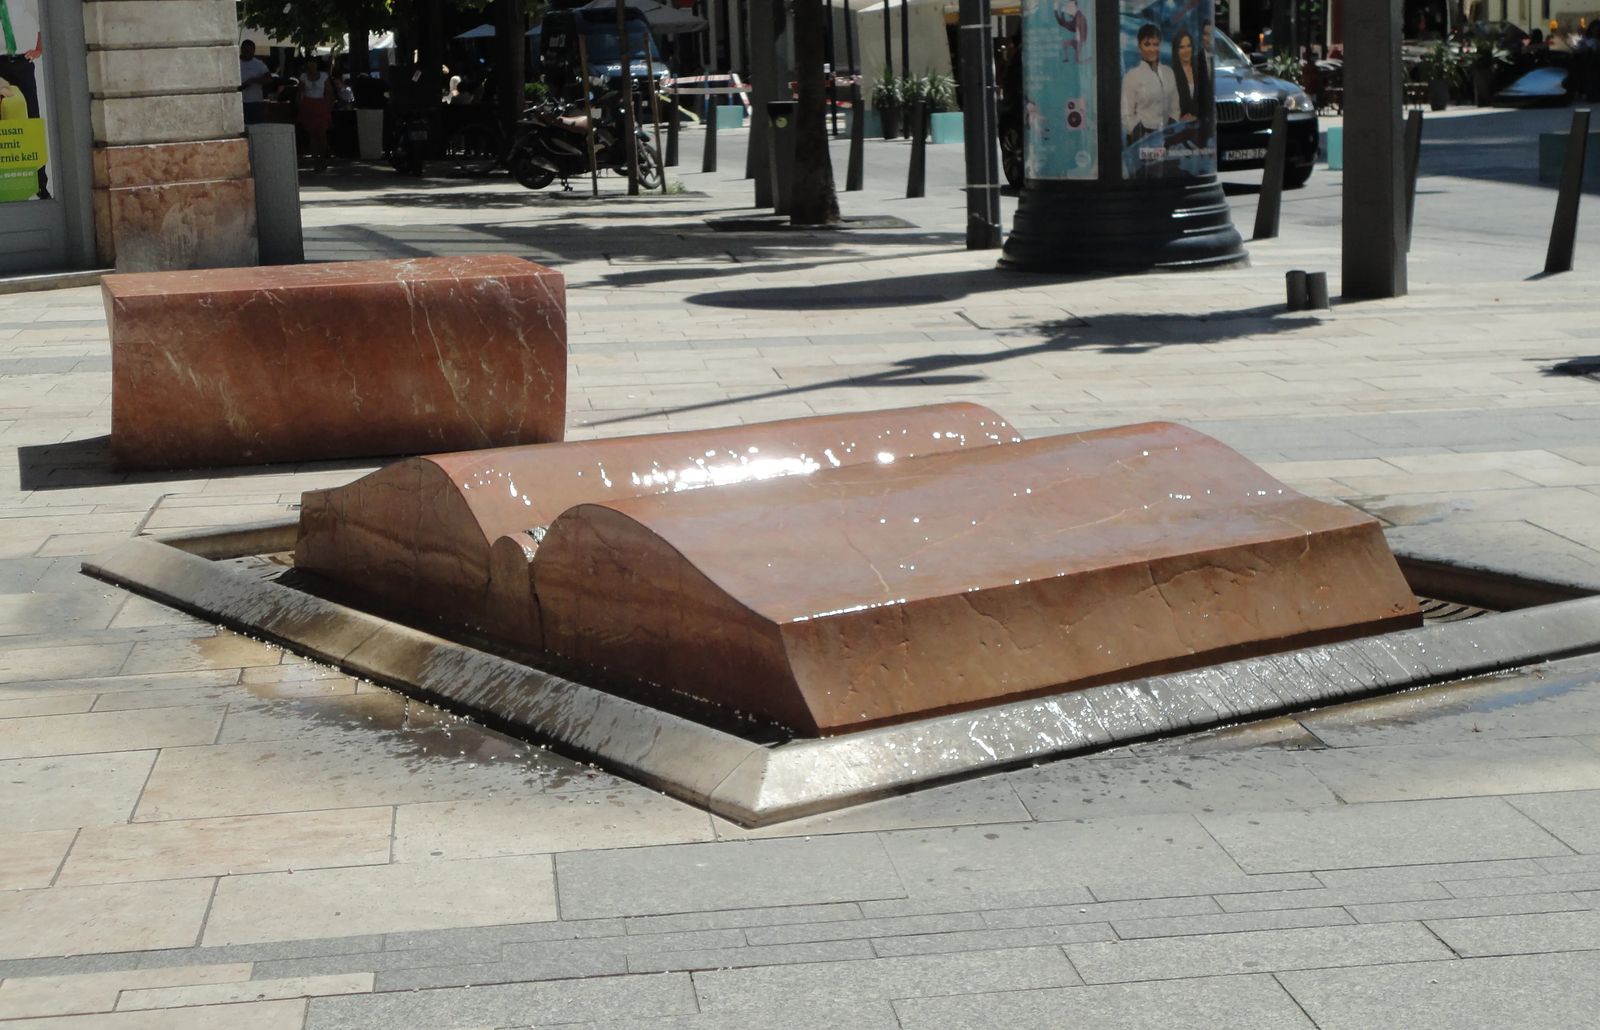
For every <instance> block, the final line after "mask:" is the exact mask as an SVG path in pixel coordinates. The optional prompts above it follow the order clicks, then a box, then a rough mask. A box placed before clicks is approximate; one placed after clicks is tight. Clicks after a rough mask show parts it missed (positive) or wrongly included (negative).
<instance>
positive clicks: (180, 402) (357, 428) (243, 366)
mask: <svg viewBox="0 0 1600 1030" xmlns="http://www.w3.org/2000/svg"><path fill="white" fill-rule="evenodd" d="M103 292H104V297H105V304H106V318H107V322H108V325H109V328H110V333H111V364H112V390H111V450H112V455H113V457H114V459H115V460H116V462H117V463H118V464H119V465H121V466H123V467H129V468H181V467H195V466H215V465H240V464H255V463H260V462H274V461H303V460H312V459H319V458H348V457H364V456H368V455H388V454H416V453H429V452H436V451H446V450H460V449H467V448H477V447H499V446H506V445H510V444H524V443H541V442H547V441H557V440H560V439H561V438H562V436H563V433H564V431H565V425H566V374H567V355H566V335H567V334H566V294H565V286H564V282H563V279H562V277H561V275H560V273H558V272H554V271H551V270H550V269H547V268H543V267H541V266H539V265H535V264H532V263H530V262H527V261H524V260H522V259H520V258H514V257H509V256H480V257H449V258H419V259H411V260H404V261H355V262H345V263H338V264H322V265H316V264H313V265H290V266H281V267H266V268H224V269H212V270H206V271H186V272H154V273H143V274H134V275H113V276H107V277H106V278H105V284H104V288H103Z"/></svg>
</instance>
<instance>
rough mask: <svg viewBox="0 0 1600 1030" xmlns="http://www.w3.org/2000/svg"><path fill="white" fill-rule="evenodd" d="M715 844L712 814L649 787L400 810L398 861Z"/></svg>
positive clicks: (468, 802) (398, 811)
mask: <svg viewBox="0 0 1600 1030" xmlns="http://www.w3.org/2000/svg"><path fill="white" fill-rule="evenodd" d="M711 838H712V832H711V820H710V816H708V815H707V814H706V813H705V812H703V811H701V810H699V809H697V808H694V807H693V806H690V805H685V804H683V803H682V802H679V801H674V800H673V799H671V798H669V797H666V796H665V795H663V794H657V793H656V792H654V791H651V790H645V789H644V788H642V787H640V788H632V789H627V790H618V791H585V792H583V793H578V794H543V795H538V796H535V797H527V798H496V799H493V800H489V801H455V802H444V803H438V804H423V805H401V806H400V807H399V808H398V809H397V810H396V813H395V861H397V862H417V861H428V860H432V859H440V858H444V859H461V858H487V857H491V856H495V855H536V854H550V853H554V852H558V851H589V850H593V849H597V848H627V847H637V846H639V845H644V844H683V843H688V842H691V841H704V840H710V839H711Z"/></svg>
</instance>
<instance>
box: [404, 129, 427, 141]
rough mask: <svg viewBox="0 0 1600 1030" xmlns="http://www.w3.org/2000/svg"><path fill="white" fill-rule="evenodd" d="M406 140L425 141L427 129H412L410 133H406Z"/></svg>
mask: <svg viewBox="0 0 1600 1030" xmlns="http://www.w3.org/2000/svg"><path fill="white" fill-rule="evenodd" d="M406 138H407V139H414V140H425V139H427V138H428V130H427V129H412V130H411V131H410V132H408V133H406Z"/></svg>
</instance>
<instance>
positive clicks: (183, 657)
mask: <svg viewBox="0 0 1600 1030" xmlns="http://www.w3.org/2000/svg"><path fill="white" fill-rule="evenodd" d="M282 656H283V649H282V648H280V647H275V646H273V645H272V644H265V643H262V642H261V641H259V640H251V639H250V638H249V637H241V636H239V635H238V634H236V633H228V632H226V631H224V632H221V633H218V634H217V635H216V636H208V637H201V638H199V639H196V640H147V641H142V642H140V643H138V644H135V645H133V651H132V653H131V654H129V655H128V661H127V664H125V665H124V666H123V667H122V669H121V672H122V674H123V675H124V676H132V675H139V674H141V673H152V672H187V671H192V670H196V669H227V668H240V667H244V666H251V665H277V664H278V660H279V659H280V658H281V657H282Z"/></svg>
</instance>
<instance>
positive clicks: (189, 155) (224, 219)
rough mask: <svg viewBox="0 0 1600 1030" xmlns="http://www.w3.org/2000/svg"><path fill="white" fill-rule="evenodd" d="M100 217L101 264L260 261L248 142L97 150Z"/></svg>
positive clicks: (126, 268) (127, 267) (133, 268)
mask: <svg viewBox="0 0 1600 1030" xmlns="http://www.w3.org/2000/svg"><path fill="white" fill-rule="evenodd" d="M94 214H95V240H96V255H97V258H98V261H99V263H100V264H101V265H102V266H103V267H108V268H110V267H114V268H116V269H117V271H119V272H141V271H154V270H160V269H178V268H222V267H234V266H244V265H254V264H255V263H256V258H257V252H256V211H255V181H254V180H253V179H252V178H251V175H250V152H249V148H248V146H247V144H246V143H245V141H244V140H242V139H227V140H208V141H203V142H199V143H156V144H149V145H145V146H125V147H97V148H96V149H95V151H94Z"/></svg>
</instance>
